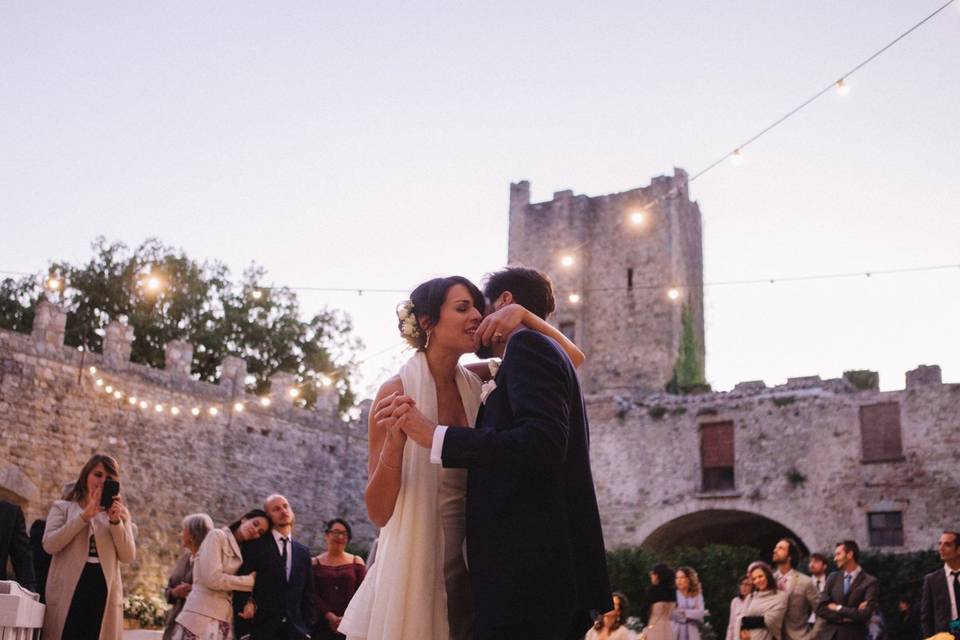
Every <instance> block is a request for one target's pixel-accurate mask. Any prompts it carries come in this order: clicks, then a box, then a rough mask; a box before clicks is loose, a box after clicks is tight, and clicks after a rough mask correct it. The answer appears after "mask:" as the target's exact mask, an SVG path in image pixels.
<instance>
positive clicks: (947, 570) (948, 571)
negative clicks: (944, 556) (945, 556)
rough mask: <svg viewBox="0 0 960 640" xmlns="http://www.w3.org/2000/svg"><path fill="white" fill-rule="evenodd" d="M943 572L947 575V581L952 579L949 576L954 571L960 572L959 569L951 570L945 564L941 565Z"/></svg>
mask: <svg viewBox="0 0 960 640" xmlns="http://www.w3.org/2000/svg"><path fill="white" fill-rule="evenodd" d="M943 570H944V572H946V574H947V580H949V579H950V578H951V577H952V576H951V575H950V574H951V573H953V572H954V571H960V569H951V568H950V565H948V564H947V563H946V562H944V563H943Z"/></svg>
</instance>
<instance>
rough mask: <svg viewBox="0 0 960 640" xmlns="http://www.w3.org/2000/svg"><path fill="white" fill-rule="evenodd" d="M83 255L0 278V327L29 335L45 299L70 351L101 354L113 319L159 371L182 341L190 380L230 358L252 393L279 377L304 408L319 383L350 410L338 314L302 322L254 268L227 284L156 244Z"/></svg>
mask: <svg viewBox="0 0 960 640" xmlns="http://www.w3.org/2000/svg"><path fill="white" fill-rule="evenodd" d="M92 249H93V253H94V255H93V257H92V258H91V259H90V260H89V262H87V263H86V264H85V265H72V264H70V263H67V262H54V263H52V264H51V265H50V268H49V270H48V275H47V276H46V277H44V278H39V277H30V276H28V277H24V278H22V279H21V280H19V281H14V280H12V279H9V278H8V279H5V280H3V281H2V282H0V327H3V328H7V329H12V330H14V331H29V330H30V326H31V325H32V323H33V307H34V306H35V305H36V303H37V302H38V301H39V300H41V299H44V298H46V299H52V300H53V301H55V302H58V303H60V304H62V305H63V306H64V308H65V309H66V310H67V324H66V336H65V339H64V342H65V343H66V344H67V345H69V346H76V347H79V346H83V347H85V348H87V349H90V350H92V351H101V350H102V348H103V336H104V329H105V327H106V325H107V324H108V323H109V322H110V321H111V320H122V321H124V322H126V323H127V324H129V325H130V326H131V327H133V331H134V339H133V344H132V352H131V356H130V359H131V360H132V361H133V362H138V363H141V364H147V365H150V366H153V367H162V366H164V345H165V344H166V343H168V342H170V341H171V340H185V341H187V342H190V343H191V344H192V345H193V347H194V350H193V363H192V371H193V374H194V376H195V377H196V378H197V379H199V380H206V381H208V382H216V381H217V380H218V379H219V377H220V365H221V363H222V362H223V359H224V358H225V357H226V356H228V355H235V356H239V357H241V358H243V359H244V360H245V361H246V363H247V371H248V372H249V374H250V376H251V378H250V379H249V380H248V382H249V384H248V389H249V390H250V391H252V392H255V393H264V392H265V391H267V390H268V389H269V386H270V383H269V378H270V376H271V375H273V374H274V373H276V372H278V371H284V372H288V373H292V374H295V375H296V376H297V377H298V380H299V381H300V382H301V383H302V389H301V391H302V393H301V395H300V397H299V399H298V402H299V403H300V404H301V405H303V406H306V407H311V406H313V404H314V402H315V400H316V387H317V385H318V384H324V383H328V384H333V385H335V386H336V388H337V390H338V393H339V397H340V409H341V411H345V410H346V409H348V408H349V407H351V406H352V405H353V403H354V399H355V396H354V392H353V389H352V387H351V380H350V378H351V375H352V374H353V373H354V370H355V367H356V363H355V361H354V355H355V354H356V352H357V351H358V350H359V349H360V348H361V347H362V343H361V342H360V341H359V339H357V338H355V337H353V336H352V335H351V332H352V328H353V327H352V323H351V320H350V318H349V317H348V316H347V315H346V314H344V313H343V312H341V311H339V310H333V309H323V310H321V311H320V312H319V313H317V314H316V315H314V316H313V317H311V318H310V319H309V320H306V321H304V320H302V319H301V317H300V304H299V301H298V299H297V295H296V293H294V292H293V291H291V290H290V289H287V288H271V287H268V286H265V285H263V284H262V281H263V279H264V276H265V275H266V272H265V270H264V269H263V268H262V267H259V266H257V265H256V264H252V265H251V266H250V267H248V268H247V269H246V270H245V271H244V273H243V277H242V279H241V281H240V282H238V283H234V282H232V281H231V278H230V271H229V269H228V268H227V267H226V266H225V265H224V264H223V263H221V262H217V261H214V262H202V263H200V262H197V261H195V260H192V259H190V258H189V257H187V256H186V255H185V254H184V253H183V251H181V250H177V249H173V248H171V247H167V246H164V245H163V244H162V243H161V242H160V241H159V240H156V239H149V240H146V241H145V242H144V243H143V244H141V245H140V246H139V247H137V248H136V249H134V250H133V251H130V250H129V249H128V247H127V246H126V245H124V244H122V243H119V242H115V243H107V241H106V240H105V239H104V238H102V237H100V238H97V240H96V241H94V243H93V245H92ZM51 277H56V278H57V279H58V280H59V282H61V283H62V288H61V289H60V290H59V291H50V290H48V288H47V287H46V286H45V284H46V282H47V281H48V279H49V278H51Z"/></svg>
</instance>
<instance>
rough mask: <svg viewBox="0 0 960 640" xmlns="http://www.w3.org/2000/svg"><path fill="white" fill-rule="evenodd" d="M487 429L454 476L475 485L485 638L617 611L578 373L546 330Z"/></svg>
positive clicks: (446, 456) (470, 539)
mask: <svg viewBox="0 0 960 640" xmlns="http://www.w3.org/2000/svg"><path fill="white" fill-rule="evenodd" d="M496 385H497V387H496V389H495V390H494V391H493V392H492V393H491V394H490V395H489V396H488V397H487V400H486V404H485V405H484V406H483V407H481V409H480V413H479V415H478V417H477V421H476V428H475V429H467V428H463V427H451V428H449V429H447V432H446V435H445V436H444V441H443V453H442V458H443V465H444V466H445V467H460V468H463V467H465V468H467V469H468V470H469V472H468V474H467V477H468V479H467V504H466V511H467V515H466V518H467V522H466V527H467V562H468V564H469V566H470V579H471V586H472V587H473V596H474V604H475V613H476V620H477V628H478V630H480V631H483V630H489V629H494V628H497V627H504V626H509V625H515V624H518V623H521V622H527V621H531V622H532V623H533V624H535V625H537V624H540V623H541V622H542V620H543V619H544V618H543V616H567V615H570V613H571V612H575V613H576V614H581V613H586V612H591V611H609V610H610V609H612V608H613V603H612V601H611V595H610V583H609V579H608V577H607V564H606V551H605V549H604V546H603V532H602V530H601V528H600V514H599V511H598V508H597V498H596V493H595V491H594V486H593V475H592V473H591V471H590V451H589V445H590V442H589V437H590V436H589V430H588V425H587V415H586V411H585V409H584V404H583V396H582V394H581V393H580V383H579V381H578V379H577V374H576V371H575V370H574V367H573V364H572V363H571V362H570V360H569V358H568V357H567V355H566V354H565V353H564V352H563V350H562V349H561V348H560V346H559V345H558V344H557V343H556V342H554V341H553V340H551V339H550V338H547V337H545V336H543V335H541V334H539V333H537V332H535V331H529V330H521V331H519V332H517V333H515V334H514V335H513V336H511V338H510V341H509V343H508V345H507V351H506V354H505V357H504V359H503V362H502V364H501V365H500V369H499V371H498V373H497V377H496Z"/></svg>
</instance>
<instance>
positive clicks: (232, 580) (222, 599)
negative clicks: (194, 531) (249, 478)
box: [171, 509, 270, 640]
mask: <svg viewBox="0 0 960 640" xmlns="http://www.w3.org/2000/svg"><path fill="white" fill-rule="evenodd" d="M269 530H270V520H269V519H268V518H267V514H266V513H264V512H263V511H261V510H260V509H254V510H252V511H248V512H247V513H246V514H244V515H243V517H242V518H240V519H239V520H237V521H236V522H234V523H233V524H231V525H230V526H229V527H224V528H223V529H214V530H213V531H211V532H210V533H208V534H207V537H206V538H204V539H203V543H202V544H201V545H200V551H198V552H197V560H196V562H194V563H193V588H192V589H191V590H190V593H189V594H188V595H187V601H186V602H185V603H184V604H183V610H182V611H181V612H180V615H178V616H177V619H176V624H175V625H174V628H173V634H172V635H171V638H172V639H173V640H230V639H231V638H232V637H233V625H232V622H233V592H234V591H248V592H249V591H253V585H254V584H255V582H256V577H257V574H256V572H253V573H251V574H250V575H246V576H238V575H237V571H238V570H239V569H240V565H241V564H243V556H242V555H240V543H241V542H246V541H248V540H255V539H257V538H259V537H260V536H262V535H263V534H264V533H266V532H267V531H269ZM247 606H248V607H250V608H252V607H253V605H252V604H248V605H247ZM240 615H241V617H243V618H248V617H250V616H252V615H253V612H252V611H247V610H246V609H245V610H244V613H242V614H240Z"/></svg>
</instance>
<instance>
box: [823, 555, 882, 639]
mask: <svg viewBox="0 0 960 640" xmlns="http://www.w3.org/2000/svg"><path fill="white" fill-rule="evenodd" d="M859 558H860V547H859V546H857V543H856V542H854V541H853V540H844V541H843V542H839V543H837V548H836V550H835V551H834V552H833V562H834V564H836V565H837V569H839V571H834V572H833V573H831V574H830V575H829V576H827V586H826V587H824V589H823V593H822V594H821V595H820V602H819V603H818V604H817V616H818V617H820V618H823V619H824V625H823V629H822V630H821V631H820V632H819V635H818V637H819V639H820V640H865V639H866V637H867V626H868V625H869V624H870V618H871V617H872V616H873V612H874V611H876V610H877V605H878V603H879V598H880V585H879V583H878V582H877V579H876V578H874V577H873V576H872V575H870V574H869V573H867V572H866V571H864V570H863V569H862V568H861V567H860V563H859Z"/></svg>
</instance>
